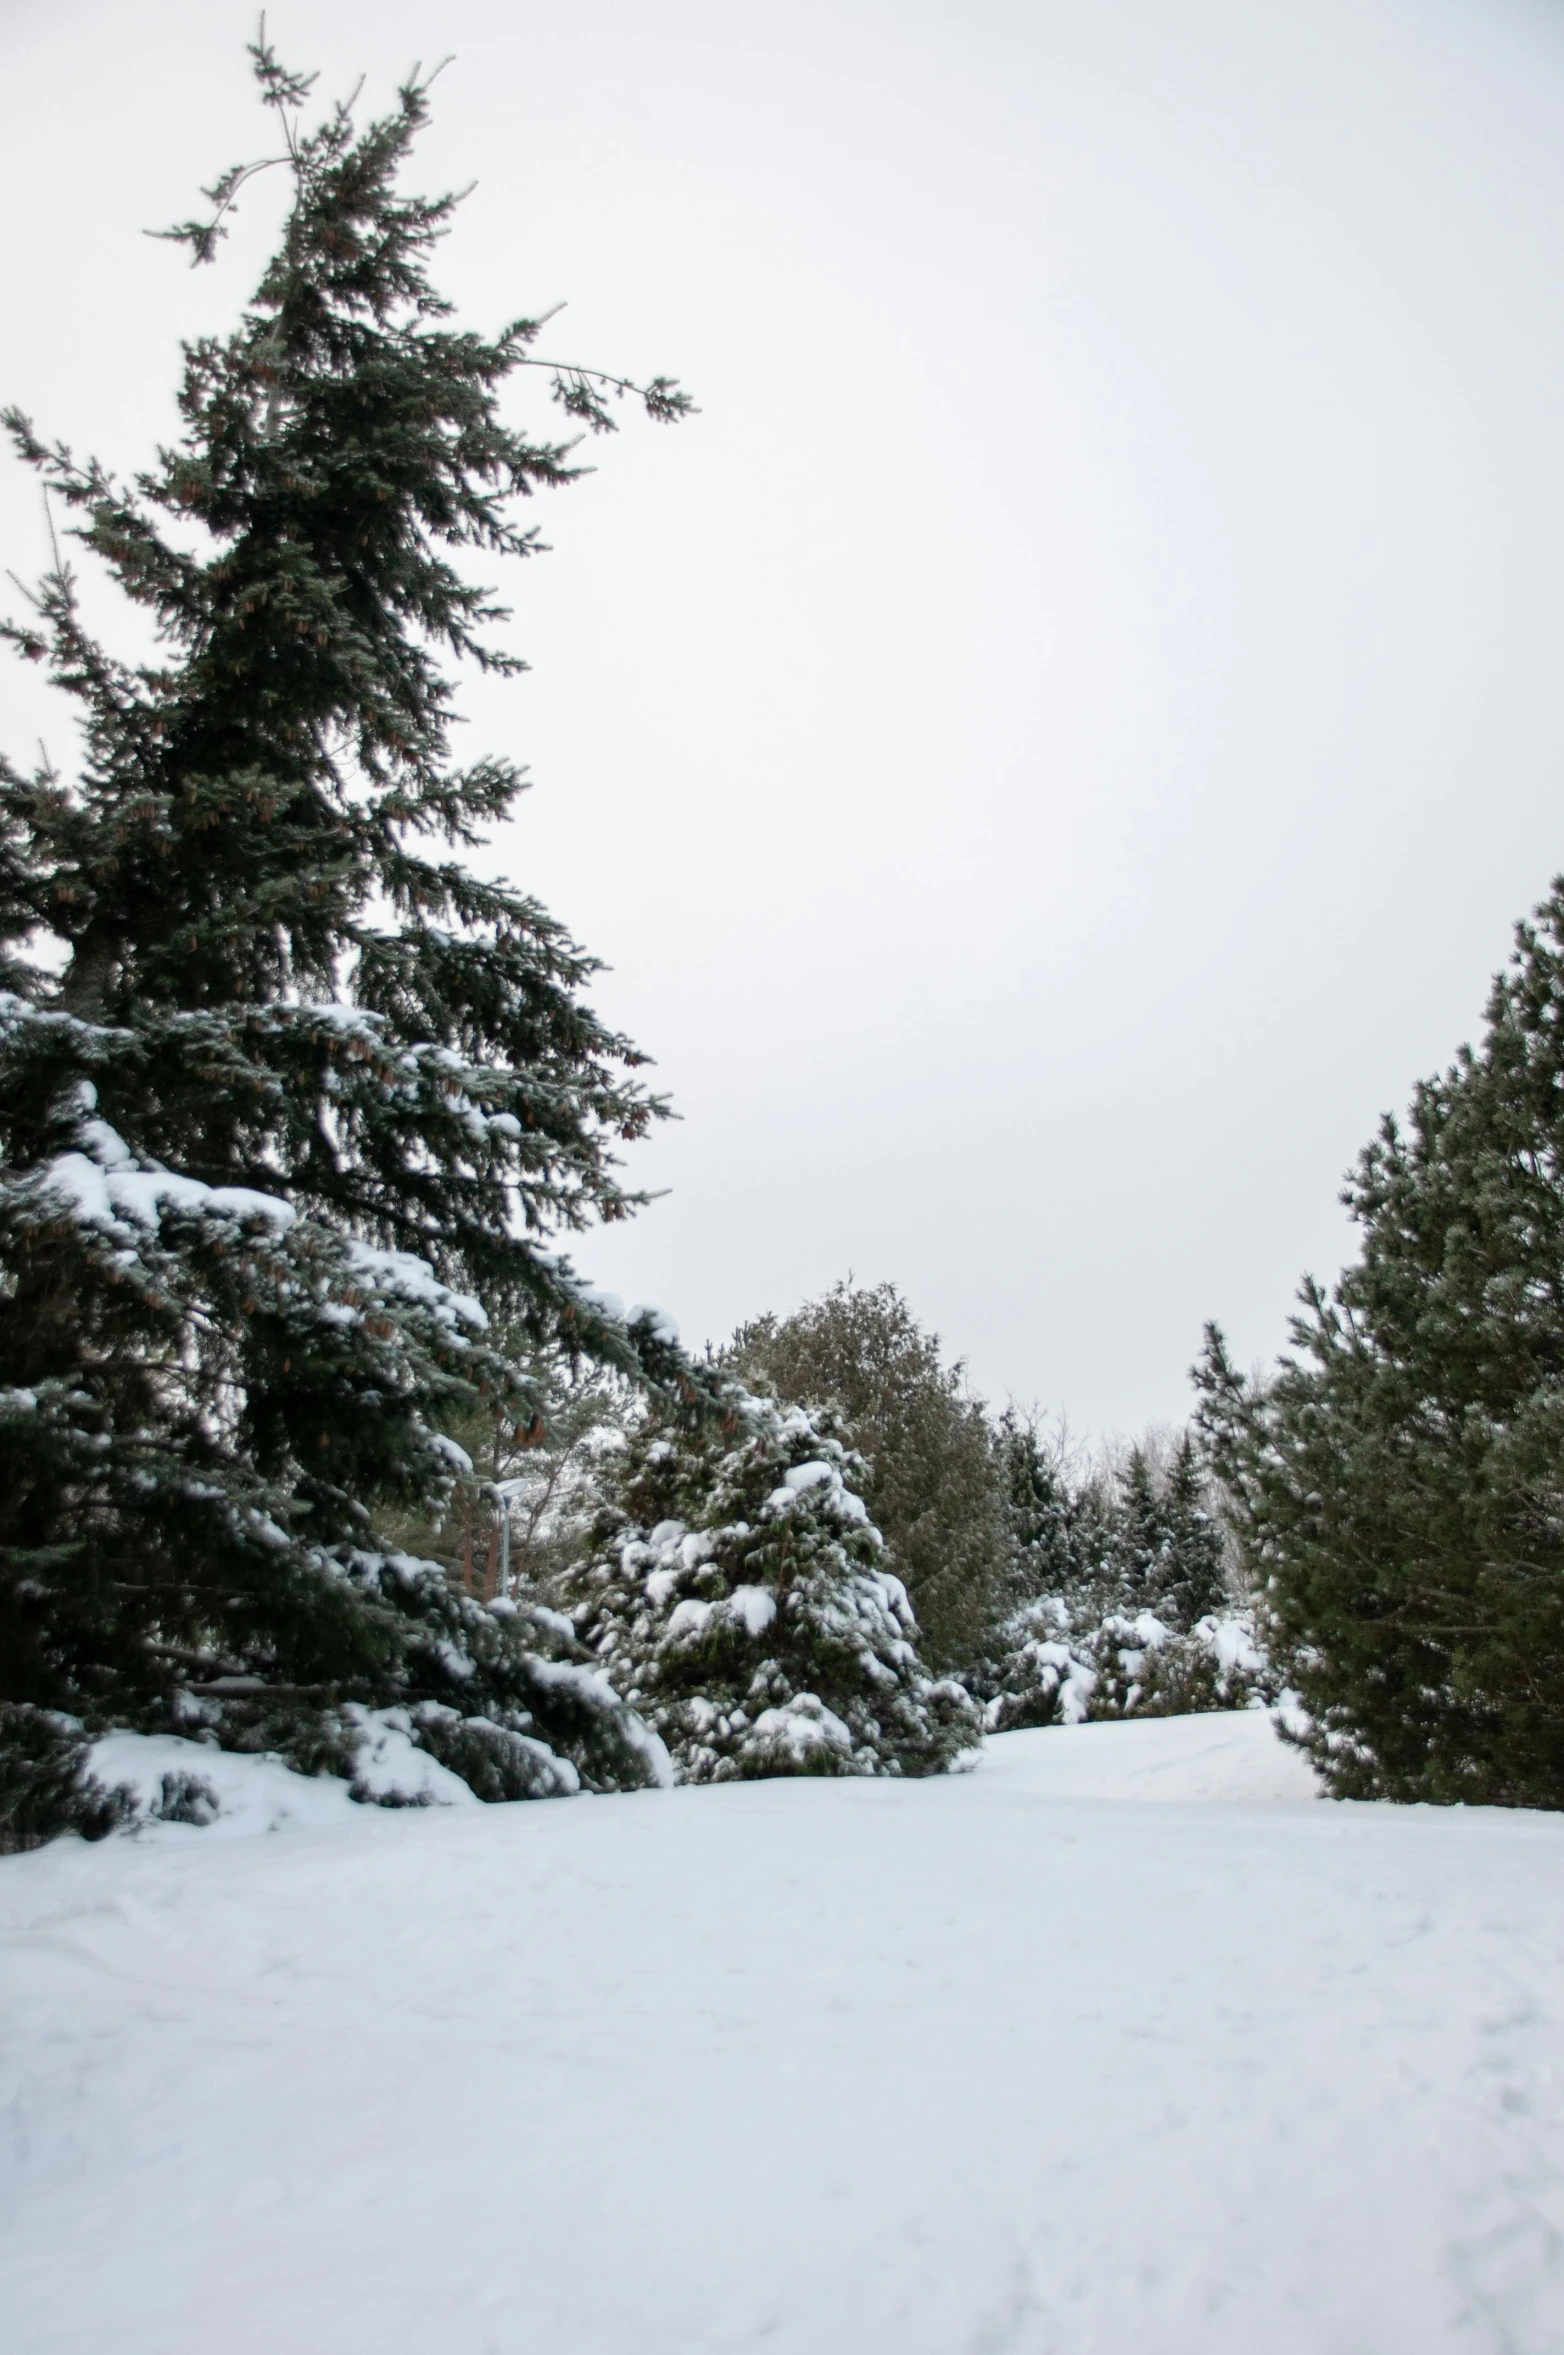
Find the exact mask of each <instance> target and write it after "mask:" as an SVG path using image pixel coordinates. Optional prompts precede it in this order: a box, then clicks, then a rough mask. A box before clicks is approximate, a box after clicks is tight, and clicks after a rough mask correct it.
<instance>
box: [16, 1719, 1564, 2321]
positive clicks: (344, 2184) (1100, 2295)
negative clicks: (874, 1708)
mask: <svg viewBox="0 0 1564 2355" xmlns="http://www.w3.org/2000/svg"><path fill="white" fill-rule="evenodd" d="M1301 1775H1302V1769H1301V1768H1300V1766H1299V1764H1298V1762H1297V1761H1296V1760H1295V1759H1294V1758H1292V1757H1291V1756H1290V1755H1288V1754H1286V1753H1284V1752H1282V1751H1280V1750H1279V1749H1278V1748H1277V1747H1276V1746H1275V1744H1274V1743H1273V1742H1272V1740H1271V1737H1270V1734H1269V1731H1268V1728H1267V1727H1266V1725H1265V1723H1264V1721H1263V1720H1261V1719H1256V1718H1248V1719H1232V1718H1221V1719H1213V1718H1204V1719H1198V1718H1197V1719H1188V1720H1182V1721H1164V1722H1163V1723H1161V1724H1155V1723H1153V1724H1149V1725H1143V1726H1134V1725H1131V1726H1127V1727H1111V1726H1110V1727H1084V1728H1080V1729H1078V1730H1076V1731H1073V1732H1049V1733H1043V1734H1016V1735H1009V1736H1006V1737H1004V1738H1002V1739H1001V1740H1000V1741H998V1742H995V1743H993V1744H992V1745H991V1746H990V1750H989V1754H988V1759H987V1762H986V1763H985V1765H984V1766H983V1767H982V1768H981V1769H980V1770H979V1771H978V1772H977V1773H976V1774H975V1775H972V1776H969V1777H963V1778H959V1779H955V1780H949V1781H942V1782H934V1783H924V1784H911V1785H895V1784H875V1783H856V1782H854V1783H835V1784H833V1783H809V1782H798V1783H771V1784H752V1785H748V1786H743V1787H737V1788H734V1787H730V1788H726V1789H717V1790H706V1791H687V1792H678V1793H672V1794H645V1795H642V1796H638V1797H635V1798H627V1799H613V1800H596V1801H589V1800H572V1801H567V1802H555V1803H552V1804H541V1805H533V1806H518V1807H509V1808H489V1809H482V1810H479V1809H473V1810H470V1811H467V1810H463V1811H459V1812H452V1813H430V1814H423V1815H417V1816H408V1815H402V1816H393V1815H385V1814H379V1813H370V1812H368V1811H366V1812H365V1813H364V1814H363V1816H362V1817H360V1818H359V1819H357V1820H356V1821H354V1822H353V1823H352V1824H351V1825H349V1826H348V1827H347V1828H345V1829H342V1830H329V1831H315V1830H303V1831H295V1832H287V1833H282V1834H279V1835H277V1836H276V1837H272V1838H266V1837H255V1838H250V1839H234V1840H230V1841H228V1842H226V1843H224V1842H222V1841H220V1840H215V1839H212V1838H211V1837H210V1836H209V1835H208V1834H205V1833H202V1832H198V1831H189V1830H182V1829H179V1828H175V1827H169V1828H167V1829H166V1830H164V1831H162V1832H161V1833H159V1834H157V1835H155V1836H154V1837H153V1838H151V1839H149V1840H147V1841H144V1842H139V1843H138V1842H129V1841H121V1842H118V1843H114V1844H112V1845H110V1846H108V1847H100V1848H97V1849H83V1848H81V1847H79V1846H76V1845H74V1844H73V1845H69V1846H66V1845H62V1846H60V1847H57V1848H54V1849H51V1850H48V1851H46V1852H44V1853H42V1854H40V1855H36V1856H30V1857H18V1858H12V1859H9V1860H6V1861H4V1862H3V1863H0V2020H3V2040H4V2041H3V2072H4V2074H3V2080H0V2116H3V2120H4V2135H3V2139H0V2341H3V2344H4V2346H5V2348H6V2350H7V2355H89V2351H90V2355H196V2351H197V2350H202V2351H205V2350H208V2349H212V2348H221V2349H222V2350H223V2355H414V2351H415V2350H416V2351H417V2355H717V2351H719V2350H720V2351H722V2355H738V2351H740V2350H749V2349H756V2350H762V2351H764V2355H1010V2351H1012V2350H1014V2351H1016V2355H1240V2350H1241V2351H1242V2355H1253V2351H1254V2350H1258V2349H1263V2350H1264V2351H1265V2355H1443V2351H1444V2350H1461V2351H1463V2355H1464V2351H1466V2350H1472V2351H1479V2350H1480V2351H1482V2355H1489V2351H1492V2355H1558V2350H1559V2349H1560V2348H1561V2347H1564V2026H1561V2019H1564V1820H1560V1819H1557V1818H1553V1817H1545V1816H1539V1815H1520V1814H1503V1813H1497V1812H1474V1813H1468V1814H1461V1813H1435V1812H1432V1811H1424V1810H1417V1809H1413V1810H1391V1809H1385V1808H1344V1807H1336V1806H1329V1805H1323V1804H1320V1803H1318V1802H1316V1801H1314V1800H1312V1799H1308V1798H1303V1797H1301V1796H1300V1797H1296V1798H1293V1799H1291V1800H1289V1796H1288V1794H1289V1793H1298V1792H1300V1791H1301V1790H1306V1789H1307V1779H1306V1777H1304V1778H1303V1780H1302V1782H1301V1783H1300V1779H1299V1778H1300V1776H1301ZM1115 1792H1120V1793H1124V1794H1129V1795H1126V1796H1113V1795H1111V1794H1113V1793H1115ZM1094 1794H1095V1795H1094ZM1213 1799H1221V1800H1226V1801H1228V1802H1229V1803H1228V1804H1224V1805H1213V1804H1210V1803H1209V1802H1210V1801H1211V1800H1213ZM1150 1801H1156V1802H1158V1803H1157V1804H1148V1803H1147V1802H1150Z"/></svg>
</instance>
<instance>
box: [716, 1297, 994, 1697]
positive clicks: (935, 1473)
mask: <svg viewBox="0 0 1564 2355" xmlns="http://www.w3.org/2000/svg"><path fill="white" fill-rule="evenodd" d="M729 1362H730V1363H731V1364H732V1365H733V1367H734V1369H735V1371H736V1372H737V1373H738V1374H739V1375H740V1377H741V1378H742V1379H743V1380H746V1381H751V1382H756V1381H758V1382H761V1383H763V1384H765V1385H766V1386H767V1387H769V1388H771V1389H773V1390H775V1392H776V1394H777V1396H778V1397H779V1398H783V1399H786V1400H789V1401H790V1402H792V1403H793V1404H795V1405H801V1406H810V1407H814V1406H829V1407H832V1408H834V1409H835V1410H836V1412H837V1413H838V1414H840V1415H841V1417H842V1418H843V1420H844V1422H845V1425H846V1428H847V1432H848V1434H849V1436H850V1439H851V1442H852V1445H853V1446H854V1447H855V1448H857V1449H858V1450H859V1451H860V1452H861V1453H862V1456H863V1458H864V1462H865V1465H866V1467H867V1470H866V1476H865V1482H864V1501H865V1503H866V1504H867V1505H868V1507H869V1512H870V1515H871V1517H872V1518H873V1521H874V1523H875V1526H876V1527H877V1528H878V1529H880V1530H882V1531H883V1533H884V1536H885V1541H886V1544H887V1545H888V1547H889V1548H890V1556H891V1560H892V1563H893V1564H894V1566H895V1568H896V1570H897V1571H898V1572H899V1573H900V1575H901V1577H902V1578H903V1579H904V1580H905V1581H906V1584H907V1588H908V1592H909V1593H910V1595H911V1597H912V1601H913V1606H914V1608H915V1610H916V1611H917V1614H918V1623H919V1625H920V1627H921V1628H922V1630H923V1634H924V1640H925V1643H926V1644H927V1647H928V1654H929V1657H930V1659H931V1660H932V1661H934V1662H935V1664H936V1665H937V1666H938V1667H940V1668H942V1669H948V1670H950V1671H951V1672H952V1673H954V1674H957V1675H965V1674H966V1673H967V1672H968V1671H969V1670H970V1669H971V1668H972V1667H973V1664H974V1662H975V1661H976V1660H977V1659H978V1657H979V1654H980V1651H981V1647H982V1644H983V1640H984V1636H985V1633H986V1631H987V1630H988V1629H989V1628H990V1627H991V1626H992V1625H993V1623H994V1620H995V1618H996V1616H997V1615H998V1614H999V1612H1000V1610H1001V1607H1002V1598H1003V1597H1004V1594H1005V1590H1006V1583H1007V1580H1008V1576H1009V1569H1010V1553H1011V1538H1010V1530H1009V1524H1008V1515H1007V1510H1006V1503H1005V1495H1004V1474H1003V1469H1002V1466H1001V1464H1000V1462H999V1460H998V1458H997V1457H996V1453H995V1447H994V1439H993V1433H992V1430H991V1428H990V1425H989V1421H988V1416H987V1413H986V1411H985V1409H984V1406H983V1402H982V1400H981V1399H978V1398H974V1397H972V1396H971V1395H970V1394H969V1392H968V1391H967V1389H966V1386H965V1381H964V1377H963V1369H962V1368H961V1366H960V1365H953V1366H948V1365H946V1364H945V1363H944V1361H943V1359H942V1357H941V1355H940V1345H939V1339H938V1336H937V1335H936V1334H932V1333H926V1332H925V1331H924V1330H923V1328H922V1327H921V1326H920V1325H919V1323H918V1321H917V1319H916V1318H915V1317H914V1316H913V1314H912V1311H911V1310H910V1309H909V1308H908V1306H907V1303H906V1302H905V1301H904V1300H903V1299H902V1297H901V1295H900V1293H899V1292H898V1291H897V1290H896V1287H895V1286H894V1285H893V1284H879V1285H875V1286H873V1287H869V1286H863V1285H856V1284H853V1283H851V1282H848V1283H845V1284H838V1285H836V1286H835V1287H834V1289H833V1290H832V1291H830V1292H828V1293H827V1294H826V1295H825V1297H824V1299H823V1300H815V1301H810V1302H808V1303H807V1304H806V1305H805V1306H804V1307H803V1308H801V1309H799V1310H797V1311H796V1312H795V1313H794V1314H793V1315H792V1316H790V1317H782V1318H779V1317H775V1316H764V1317H758V1318H756V1319H755V1321H754V1322H753V1323H752V1324H748V1325H745V1326H744V1327H743V1328H742V1329H741V1330H740V1331H739V1332H738V1333H737V1334H736V1335H735V1336H734V1340H733V1345H732V1348H731V1351H730V1353H729Z"/></svg>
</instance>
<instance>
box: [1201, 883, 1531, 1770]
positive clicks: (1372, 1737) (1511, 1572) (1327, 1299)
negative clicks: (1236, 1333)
mask: <svg viewBox="0 0 1564 2355" xmlns="http://www.w3.org/2000/svg"><path fill="white" fill-rule="evenodd" d="M1345 1200H1346V1202H1347V1204H1348V1206H1349V1208H1350V1209H1351V1211H1352V1214H1353V1216H1354V1218H1355V1219H1356V1220H1357V1222H1358V1224H1359V1225H1360V1227H1361V1229H1362V1243H1361V1248H1360V1252H1359V1256H1358V1259H1357V1261H1356V1263H1355V1264H1354V1265H1353V1266H1352V1267H1350V1268H1349V1269H1347V1270H1346V1272H1345V1273H1344V1274H1343V1275H1342V1277H1341V1278H1340V1280H1339V1282H1338V1283H1337V1284H1336V1286H1335V1288H1334V1289H1333V1290H1332V1291H1330V1292H1327V1291H1326V1290H1325V1289H1324V1288H1323V1287H1322V1286H1321V1285H1319V1284H1317V1283H1314V1282H1312V1281H1310V1282H1308V1283H1306V1284H1305V1286H1304V1288H1303V1292H1302V1295H1301V1314H1300V1315H1299V1316H1297V1317H1296V1318H1295V1319H1294V1323H1293V1342H1294V1354H1290V1355H1289V1356H1287V1357H1285V1358H1284V1359H1283V1360H1282V1362H1281V1364H1280V1366H1279V1367H1278V1368H1277V1369H1276V1371H1275V1373H1274V1374H1273V1376H1272V1377H1271V1378H1270V1379H1268V1380H1266V1381H1264V1382H1258V1383H1255V1382H1246V1381H1244V1380H1243V1379H1242V1378H1241V1377H1240V1376H1239V1375H1238V1374H1237V1372H1236V1371H1235V1369H1234V1368H1233V1366H1232V1364H1231V1361H1230V1360H1229V1358H1228V1355H1227V1351H1226V1348H1225V1345H1224V1343H1223V1341H1222V1337H1221V1335H1220V1333H1219V1332H1217V1330H1216V1329H1215V1328H1214V1327H1213V1328H1211V1330H1210V1332H1209V1334H1208V1345H1207V1352H1206V1357H1205V1360H1204V1362H1203V1364H1202V1366H1201V1368H1200V1369H1199V1372H1198V1376H1197V1378H1198V1380H1199V1382H1200V1384H1201V1387H1202V1391H1203V1395H1204V1406H1203V1414H1204V1420H1205V1424H1206V1429H1207V1431H1208V1433H1209V1435H1210V1439H1211V1443H1212V1446H1213V1449H1214V1452H1215V1459H1216V1463H1217V1467H1218V1470H1219V1471H1220V1473H1221V1475H1222V1478H1223V1480H1224V1482H1225V1483H1226V1485H1227V1488H1228V1491H1229V1493H1230V1495H1231V1497H1232V1500H1233V1511H1234V1515H1235V1519H1236V1523H1237V1526H1238V1529H1239V1533H1240V1535H1241V1537H1242V1540H1243V1543H1244V1547H1245V1551H1246V1555H1247V1558H1248V1561H1249V1564H1250V1566H1251V1570H1252V1574H1253V1575H1254V1577H1255V1579H1256V1581H1257V1583H1258V1585H1259V1588H1260V1591H1261V1599H1262V1608H1263V1612H1264V1617H1265V1621H1266V1625H1267V1629H1268V1633H1269V1639H1270V1642H1271V1644H1272V1647H1273V1649H1274V1651H1275V1653H1276V1655H1277V1658H1278V1664H1279V1666H1280V1668H1281V1669H1282V1670H1283V1672H1284V1673H1285V1674H1286V1675H1287V1677H1288V1678H1289V1680H1290V1681H1291V1683H1292V1684H1294V1685H1295V1686H1296V1688H1297V1689H1298V1691H1299V1693H1300V1695H1301V1696H1302V1699H1303V1702H1304V1704H1305V1707H1306V1709H1307V1711H1308V1714H1309V1717H1310V1720H1311V1725H1310V1729H1309V1730H1308V1732H1307V1733H1306V1734H1305V1735H1304V1737H1303V1739H1304V1742H1305V1746H1306V1747H1307V1748H1308V1750H1309V1752H1310V1754H1311V1756H1312V1757H1313V1759H1314V1761H1315V1763H1316V1765H1317V1766H1318V1767H1319V1769H1320V1771H1321V1772H1322V1774H1323V1775H1324V1777H1325V1778H1326V1780H1327V1783H1328V1784H1329V1786H1330V1787H1331V1788H1332V1789H1333V1790H1334V1791H1335V1792H1337V1793H1338V1794H1339V1795H1341V1796H1345V1797H1385V1798H1392V1799H1431V1800H1471V1801H1490V1802H1497V1803H1500V1804H1513V1805H1530V1806H1547V1807H1559V1806H1564V881H1561V882H1558V883H1555V885H1554V886H1553V889H1552V891H1551V893H1550V894H1549V897H1548V899H1547V900H1546V902H1545V903H1544V905H1543V906H1542V907H1541V908H1540V909H1539V910H1538V912H1537V920H1536V922H1535V924H1529V925H1522V926H1521V927H1520V928H1519V930H1518V934H1517V945H1516V951H1515V955H1514V958H1513V960H1512V963H1511V966H1510V969H1509V970H1508V971H1507V972H1505V973H1502V974H1500V975H1499V976H1498V978H1497V979H1496V981H1495V983H1494V987H1493V992H1492V995H1491V997H1490V1000H1489V1004H1488V1018H1487V1030H1486V1034H1485V1036H1484V1038H1483V1040H1482V1043H1481V1045H1480V1046H1479V1047H1478V1048H1476V1049H1475V1050H1473V1049H1471V1048H1463V1050H1462V1051H1461V1053H1460V1055H1459V1056H1458V1058H1457V1060H1456V1062H1455V1063H1454V1065H1453V1066H1452V1067H1451V1068H1450V1069H1449V1070H1448V1071H1447V1072H1445V1073H1444V1074H1443V1076H1442V1077H1439V1078H1436V1079H1431V1080H1427V1081H1425V1082H1423V1083H1422V1084H1421V1085H1420V1086H1419V1087H1418V1089H1417V1091H1416V1093H1415V1095H1414V1097H1413V1101H1412V1105H1411V1110H1410V1115H1409V1118H1408V1120H1407V1123H1406V1126H1405V1127H1404V1128H1403V1127H1402V1126H1400V1125H1399V1124H1398V1123H1397V1122H1395V1121H1394V1120H1391V1119H1388V1118H1387V1119H1386V1120H1385V1121H1384V1122H1383V1124H1382V1126H1381V1129H1380V1132H1379V1135H1378V1137H1377V1139H1376V1140H1375V1141H1374V1142H1373V1143H1372V1144H1371V1145H1370V1146H1369V1147H1368V1148H1367V1149H1366V1151H1365V1152H1364V1153H1363V1155H1362V1157H1361V1159H1360V1161H1359V1164H1358V1167H1357V1171H1356V1174H1355V1176H1354V1178H1353V1179H1352V1181H1351V1183H1350V1184H1349V1187H1348V1189H1347V1192H1346V1195H1345Z"/></svg>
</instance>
